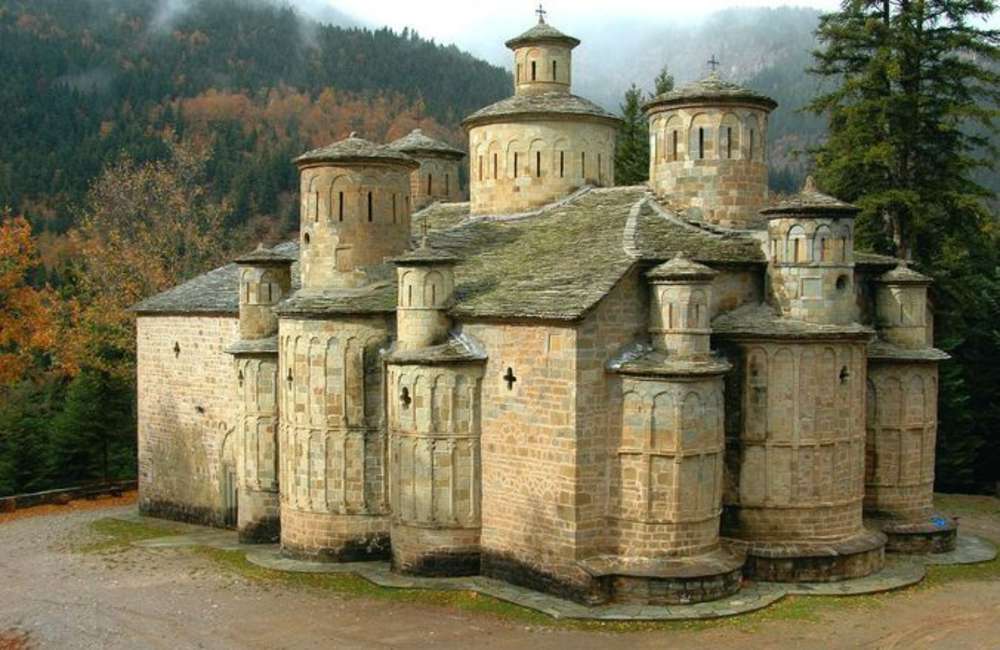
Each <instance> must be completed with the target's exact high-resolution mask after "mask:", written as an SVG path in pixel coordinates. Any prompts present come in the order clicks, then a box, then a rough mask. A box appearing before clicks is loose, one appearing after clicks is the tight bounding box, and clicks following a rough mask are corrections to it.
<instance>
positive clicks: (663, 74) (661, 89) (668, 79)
mask: <svg viewBox="0 0 1000 650" xmlns="http://www.w3.org/2000/svg"><path fill="white" fill-rule="evenodd" d="M653 88H654V89H655V92H656V94H657V95H662V94H663V93H669V92H670V91H671V90H673V89H674V75H672V74H670V71H669V70H667V66H663V68H662V69H661V70H660V74H658V75H656V79H654V80H653Z"/></svg>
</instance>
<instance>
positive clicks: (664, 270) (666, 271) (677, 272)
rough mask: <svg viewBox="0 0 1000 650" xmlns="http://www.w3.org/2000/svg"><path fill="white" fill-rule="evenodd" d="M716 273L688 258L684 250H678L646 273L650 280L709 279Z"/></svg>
mask: <svg viewBox="0 0 1000 650" xmlns="http://www.w3.org/2000/svg"><path fill="white" fill-rule="evenodd" d="M716 275H718V274H717V273H716V272H715V271H713V270H712V269H710V268H708V267H707V266H705V265H704V264H699V263H698V262H695V261H694V260H691V259H688V257H687V255H686V254H685V253H684V252H679V253H677V255H675V256H674V258H673V259H672V260H670V261H669V262H664V263H663V264H660V265H659V266H657V267H656V268H654V269H653V270H652V271H650V272H649V273H647V274H646V277H647V278H649V279H650V280H711V279H712V278H713V277H715V276H716Z"/></svg>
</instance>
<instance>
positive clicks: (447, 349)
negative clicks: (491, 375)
mask: <svg viewBox="0 0 1000 650" xmlns="http://www.w3.org/2000/svg"><path fill="white" fill-rule="evenodd" d="M385 359H386V361H389V362H390V363H406V364H414V365H427V364H439V363H469V362H481V361H485V360H486V352H485V351H484V350H482V349H481V348H480V346H479V345H474V344H472V342H471V341H470V340H469V339H468V338H467V337H460V336H451V337H449V338H448V340H447V341H445V342H444V343H442V344H440V345H434V346H431V347H427V348H420V349H419V350H398V349H396V347H395V346H393V348H392V349H391V350H389V351H388V353H387V354H386V355H385Z"/></svg>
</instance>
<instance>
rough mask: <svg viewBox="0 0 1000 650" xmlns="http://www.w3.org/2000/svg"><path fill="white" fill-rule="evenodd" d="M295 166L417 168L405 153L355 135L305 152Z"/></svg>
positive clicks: (296, 160) (415, 163) (416, 164)
mask: <svg viewBox="0 0 1000 650" xmlns="http://www.w3.org/2000/svg"><path fill="white" fill-rule="evenodd" d="M294 162H295V164H296V165H308V164H312V163H387V164H396V165H403V166H406V167H410V168H415V167H419V166H420V163H418V162H417V161H416V160H414V159H413V158H410V157H409V156H407V155H406V154H405V153H403V152H401V151H397V150H396V149H390V148H389V147H386V146H384V145H380V144H375V143H374V142H370V141H368V140H365V139H364V138H359V137H358V136H357V134H356V133H351V135H350V136H349V137H348V138H346V139H344V140H341V141H339V142H334V143H333V144H331V145H327V146H325V147H320V148H319V149H313V150H312V151H307V152H306V153H304V154H302V155H301V156H299V157H298V158H296V159H295V161H294Z"/></svg>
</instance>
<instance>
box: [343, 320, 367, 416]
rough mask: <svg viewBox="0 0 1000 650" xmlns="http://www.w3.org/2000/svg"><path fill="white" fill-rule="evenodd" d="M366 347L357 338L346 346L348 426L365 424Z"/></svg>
mask: <svg viewBox="0 0 1000 650" xmlns="http://www.w3.org/2000/svg"><path fill="white" fill-rule="evenodd" d="M364 354H365V351H364V346H363V345H361V343H360V342H359V341H358V339H357V338H355V337H353V336H352V337H350V338H349V339H347V343H346V345H344V413H345V416H346V423H347V425H348V426H361V425H363V424H364V413H365V404H364V401H365V359H364Z"/></svg>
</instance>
